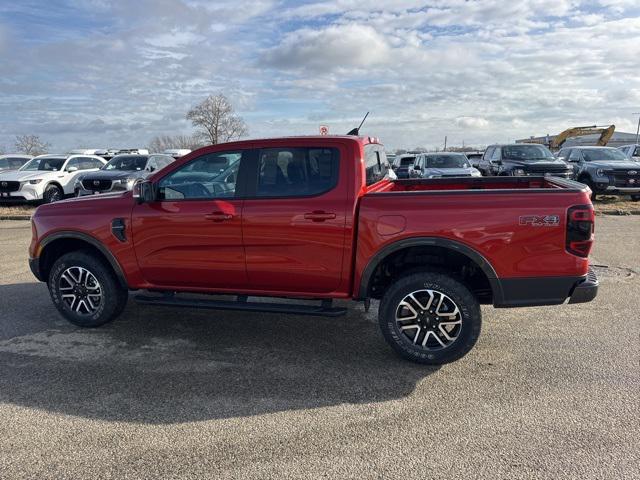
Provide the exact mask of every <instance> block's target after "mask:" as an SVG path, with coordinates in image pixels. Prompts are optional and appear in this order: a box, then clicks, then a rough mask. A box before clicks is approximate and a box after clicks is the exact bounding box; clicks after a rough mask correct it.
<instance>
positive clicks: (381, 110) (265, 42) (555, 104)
mask: <svg viewBox="0 0 640 480" xmlns="http://www.w3.org/2000/svg"><path fill="white" fill-rule="evenodd" d="M639 64H640V1H638V0H591V1H581V0H510V1H504V0H477V1H475V0H467V1H465V0H434V1H430V2H424V1H423V2H419V1H412V0H397V1H384V0H382V1H381V0H379V1H377V2H366V1H362V0H336V1H327V2H314V1H304V2H294V1H288V0H246V1H244V0H240V1H238V0H235V1H229V0H215V1H213V0H212V1H208V0H159V1H147V0H136V1H129V0H115V1H109V0H72V1H62V0H49V1H33V2H32V1H28V0H21V1H15V2H8V1H5V2H2V3H1V4H0V65H1V68H0V146H4V147H5V149H10V146H11V145H12V143H13V140H12V139H13V138H14V136H15V135H17V134H37V135H39V136H40V137H41V138H42V139H44V140H46V141H48V142H50V143H51V144H52V145H53V149H54V150H60V151H63V150H66V149H69V148H73V147H79V146H83V147H96V148H99V147H128V146H143V145H146V144H147V142H148V141H149V140H150V139H151V138H152V137H153V136H155V135H158V134H177V133H191V126H190V124H189V123H188V122H187V121H186V120H185V119H184V115H185V112H186V111H187V110H188V109H189V107H190V106H192V105H193V104H195V103H196V102H198V101H199V100H201V99H203V98H204V97H206V96H207V95H208V94H210V93H216V92H224V93H225V94H226V95H227V96H228V97H229V98H230V99H231V100H232V102H233V103H234V104H235V106H236V108H237V110H238V111H239V113H240V114H241V115H242V116H243V117H244V118H245V120H246V121H247V123H248V125H249V131H250V136H251V137H265V136H278V135H290V134H296V135H299V134H315V133H316V132H317V131H318V126H319V125H320V124H327V125H329V127H330V131H331V133H345V132H346V131H347V130H349V129H350V128H352V127H353V126H355V125H356V124H357V123H359V119H360V118H361V117H362V115H363V114H364V113H365V112H366V111H367V110H370V111H371V115H370V117H369V120H368V121H367V124H366V128H365V129H364V133H366V134H369V135H375V136H379V137H381V139H382V141H383V142H384V143H385V144H386V145H387V146H388V147H390V148H398V147H416V146H425V147H434V146H438V145H441V144H442V142H443V139H444V136H445V135H447V136H448V138H449V144H461V143H462V142H463V141H464V142H465V143H466V144H475V145H478V144H480V145H482V144H487V143H490V142H494V141H509V140H513V139H515V138H520V137H526V136H529V135H534V134H536V135H543V134H546V133H556V132H558V131H560V130H562V129H564V128H566V127H567V126H572V125H588V124H594V123H597V124H609V123H615V124H616V125H617V127H618V130H622V131H633V132H635V126H636V122H637V116H635V117H634V115H632V114H633V113H634V112H640V68H639Z"/></svg>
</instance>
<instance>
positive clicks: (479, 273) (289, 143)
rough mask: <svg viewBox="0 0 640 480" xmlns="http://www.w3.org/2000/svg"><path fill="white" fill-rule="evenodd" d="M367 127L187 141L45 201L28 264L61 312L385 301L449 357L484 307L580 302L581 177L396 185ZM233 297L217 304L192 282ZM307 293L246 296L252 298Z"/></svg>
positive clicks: (311, 308)
mask: <svg viewBox="0 0 640 480" xmlns="http://www.w3.org/2000/svg"><path fill="white" fill-rule="evenodd" d="M388 170H389V165H388V162H387V160H386V156H385V153H384V147H383V146H382V145H381V144H380V143H378V141H377V140H376V139H373V138H368V137H358V136H335V137H332V136H321V137H300V138H279V139H270V140H251V141H242V142H235V143H227V144H221V145H215V146H209V147H205V148H201V149H199V150H197V151H194V152H192V153H190V154H188V155H186V156H185V157H182V158H181V159H179V160H177V161H176V162H175V163H173V164H171V165H169V166H168V167H166V168H164V169H162V170H160V171H158V172H156V173H154V174H153V176H151V177H150V179H149V180H147V181H144V182H142V183H139V184H137V185H136V187H135V188H134V191H133V192H126V193H116V194H106V195H100V196H98V197H85V198H77V199H72V200H67V201H62V202H57V203H55V204H52V205H43V206H41V207H39V208H38V210H37V211H36V213H35V215H34V216H33V220H32V222H33V239H32V242H31V246H30V266H31V269H32V271H33V273H34V274H35V276H36V277H37V278H38V279H39V280H41V281H43V282H47V283H48V286H49V291H50V293H51V298H52V300H53V303H54V304H55V306H56V307H57V309H58V310H59V311H60V313H61V314H62V315H63V316H64V317H65V318H67V319H68V320H69V321H71V322H72V323H74V324H76V325H79V326H83V327H97V326H99V325H102V324H104V323H106V322H108V321H110V320H112V319H114V318H115V317H117V316H118V315H119V314H120V313H121V312H122V310H123V309H124V307H125V304H126V303H127V300H128V296H129V295H128V293H129V291H130V290H147V291H148V292H149V293H144V294H137V295H136V296H135V299H136V301H138V302H141V303H145V304H151V305H169V306H185V307H195V308H213V309H238V310H252V311H268V312H286V313H297V314H310V315H326V316H336V315H340V314H343V313H345V311H346V310H345V308H342V307H337V306H334V305H333V304H332V300H333V299H352V300H357V301H364V302H365V305H366V306H367V307H368V304H369V299H371V298H374V299H380V307H379V321H380V327H381V329H382V333H383V334H384V337H385V338H386V340H387V341H388V342H389V344H390V345H391V347H393V348H394V349H395V350H396V352H398V353H399V354H400V355H401V356H402V357H404V358H407V359H410V360H413V361H416V362H420V363H426V364H441V363H446V362H451V361H454V360H456V359H459V358H460V357H462V356H463V355H465V354H466V353H467V352H468V351H469V350H470V349H471V348H472V347H473V345H474V344H475V342H476V340H477V338H478V335H479V334H480V324H481V313H480V304H492V305H494V306H495V307H521V306H533V305H554V304H561V303H564V302H565V301H567V299H569V302H570V303H579V302H588V301H590V300H592V299H593V298H594V297H595V296H596V293H597V287H598V283H597V279H596V278H595V275H594V274H593V272H592V271H591V270H590V268H589V259H588V256H589V252H590V250H591V247H592V244H593V224H594V211H593V206H592V205H591V201H590V199H589V194H590V192H589V190H588V188H587V187H585V186H584V185H581V184H579V183H575V182H572V181H570V180H565V179H559V178H552V177H546V178H545V177H531V176H530V177H523V178H518V177H494V178H444V179H432V180H424V179H419V180H391V179H390V178H389V175H388ZM203 293H204V294H226V295H233V297H231V299H230V300H220V299H219V297H216V298H212V297H207V296H203V295H194V294H203ZM256 296H259V297H274V299H275V298H278V297H281V298H282V297H287V298H292V297H293V298H299V299H306V300H309V299H314V300H318V301H319V303H318V304H317V305H309V303H308V302H306V303H300V304H295V303H293V304H292V303H291V302H287V303H285V302H278V301H277V300H273V301H271V302H268V303H265V302H252V301H249V297H256Z"/></svg>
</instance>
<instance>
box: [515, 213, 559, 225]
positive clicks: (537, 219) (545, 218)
mask: <svg viewBox="0 0 640 480" xmlns="http://www.w3.org/2000/svg"><path fill="white" fill-rule="evenodd" d="M519 223H520V225H529V226H531V227H558V226H560V215H522V216H521V217H520V222H519Z"/></svg>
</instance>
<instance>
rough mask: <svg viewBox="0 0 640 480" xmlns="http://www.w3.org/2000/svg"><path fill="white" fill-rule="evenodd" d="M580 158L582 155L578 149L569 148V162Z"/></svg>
mask: <svg viewBox="0 0 640 480" xmlns="http://www.w3.org/2000/svg"><path fill="white" fill-rule="evenodd" d="M581 158H582V155H581V154H580V150H571V153H570V154H569V161H570V162H578V161H580V159H581Z"/></svg>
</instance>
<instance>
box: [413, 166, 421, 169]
mask: <svg viewBox="0 0 640 480" xmlns="http://www.w3.org/2000/svg"><path fill="white" fill-rule="evenodd" d="M413 169H414V170H422V167H421V166H420V165H414V166H413Z"/></svg>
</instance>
